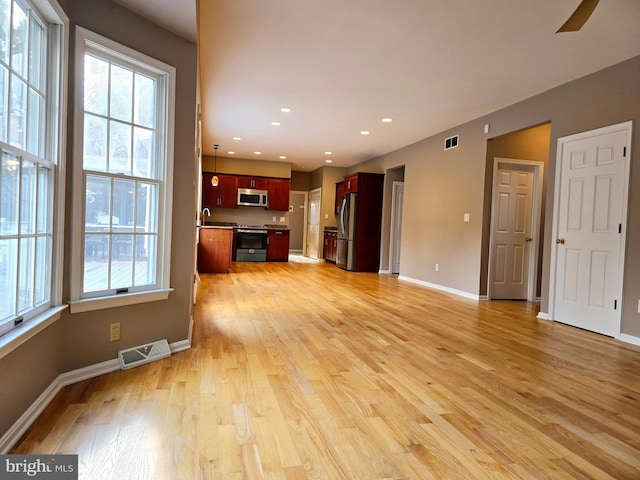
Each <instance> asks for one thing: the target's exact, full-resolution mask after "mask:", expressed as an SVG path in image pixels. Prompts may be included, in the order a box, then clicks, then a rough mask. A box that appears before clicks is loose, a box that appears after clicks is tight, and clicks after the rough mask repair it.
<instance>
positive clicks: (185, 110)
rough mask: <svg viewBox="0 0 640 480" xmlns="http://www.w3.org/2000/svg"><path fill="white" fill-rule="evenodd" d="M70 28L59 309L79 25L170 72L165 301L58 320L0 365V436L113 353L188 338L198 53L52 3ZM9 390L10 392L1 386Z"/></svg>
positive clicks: (69, 3) (91, 3)
mask: <svg viewBox="0 0 640 480" xmlns="http://www.w3.org/2000/svg"><path fill="white" fill-rule="evenodd" d="M59 4H60V6H61V7H62V8H63V9H64V11H65V12H66V14H67V15H68V16H69V18H70V21H71V32H70V33H71V39H70V40H71V41H70V52H69V53H70V55H69V56H70V63H71V65H70V66H69V89H68V90H69V96H70V99H69V105H68V112H69V119H68V125H67V132H68V137H67V155H68V158H67V178H66V182H67V186H66V192H67V199H66V202H67V203H66V219H67V220H66V229H65V269H64V273H63V276H64V285H63V301H67V300H68V298H69V288H70V270H69V266H70V258H71V255H73V254H75V252H72V251H71V250H70V248H71V247H70V235H71V227H72V226H71V224H70V218H71V208H72V198H71V193H72V188H71V187H72V185H71V179H72V176H73V168H74V165H73V158H72V152H73V148H72V146H73V141H74V137H73V119H72V118H71V115H72V112H73V92H74V78H73V58H74V56H73V51H74V47H73V46H74V40H75V36H74V27H75V25H80V26H82V27H85V28H87V29H89V30H92V31H94V32H96V33H99V34H101V35H103V36H105V37H108V38H111V39H113V40H115V41H117V42H119V43H122V44H124V45H126V46H129V47H132V48H134V49H136V50H139V51H141V52H143V53H145V54H147V55H149V56H151V57H155V58H157V59H159V60H161V61H163V62H165V63H167V64H170V65H173V66H174V67H175V68H176V74H177V77H176V83H177V84H176V110H175V158H174V185H173V209H174V210H173V218H172V222H173V237H172V249H171V256H172V260H171V287H173V288H174V289H175V291H174V292H172V293H171V294H170V295H169V299H168V300H166V301H160V302H150V303H145V304H143V305H134V306H131V307H119V308H112V309H106V310H100V311H95V312H88V313H83V314H74V315H71V314H69V313H68V312H65V313H64V314H63V316H62V318H61V319H60V320H58V322H56V323H55V324H53V325H52V326H50V327H48V328H47V329H45V330H43V331H42V332H40V333H39V334H38V335H36V336H35V337H33V338H32V339H30V340H29V341H27V342H26V343H25V344H23V345H22V346H20V347H19V348H18V349H16V350H14V351H13V352H11V353H10V354H9V355H7V356H5V357H4V358H2V359H0V385H3V389H2V395H1V396H0V411H1V412H2V415H0V435H2V434H3V433H4V432H5V431H6V430H7V429H8V428H9V427H10V426H11V425H12V424H13V423H14V422H15V421H16V420H17V419H18V418H19V416H20V415H21V414H22V413H23V412H24V411H25V410H26V409H27V408H28V407H29V406H30V405H31V404H32V403H33V402H34V401H35V400H36V399H37V397H38V396H39V395H40V394H41V393H42V392H43V391H44V390H45V389H46V387H48V386H49V385H50V384H51V382H52V381H53V380H54V379H55V378H56V377H57V376H58V375H59V374H60V373H63V372H67V371H70V370H74V369H78V368H82V367H86V366H89V365H93V364H96V363H99V362H102V361H105V360H110V359H115V358H116V356H117V352H118V350H120V349H122V348H126V347H129V346H133V345H139V344H141V343H145V342H148V341H151V340H156V339H161V338H166V339H167V340H168V341H169V342H170V343H171V342H177V341H180V340H185V339H187V338H188V330H189V323H190V318H191V309H192V288H193V286H192V275H193V264H194V259H195V249H194V245H195V211H196V208H197V207H196V197H197V194H196V179H197V178H198V174H199V173H198V172H197V167H196V165H197V164H196V159H195V153H194V152H195V140H194V138H195V135H194V132H195V107H196V80H197V78H196V74H197V68H196V66H197V48H196V45H195V44H193V43H190V42H188V41H186V40H184V39H182V38H180V37H178V36H176V35H174V34H172V33H169V32H167V31H166V30H164V29H162V28H160V27H158V26H156V25H154V24H152V23H150V22H148V21H146V20H144V19H143V18H141V17H139V16H137V15H135V14H133V13H131V12H130V11H128V10H126V9H124V8H122V7H120V6H119V5H118V4H116V3H113V2H111V1H109V0H83V1H77V0H59ZM113 321H118V322H121V340H120V341H118V342H113V343H111V342H109V336H108V334H109V324H110V323H111V322H113ZM9 385H11V386H12V388H8V387H7V386H9Z"/></svg>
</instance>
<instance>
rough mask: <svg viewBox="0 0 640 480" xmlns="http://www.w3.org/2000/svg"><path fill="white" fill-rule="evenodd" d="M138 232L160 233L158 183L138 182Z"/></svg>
mask: <svg viewBox="0 0 640 480" xmlns="http://www.w3.org/2000/svg"><path fill="white" fill-rule="evenodd" d="M136 232H138V233H140V232H142V233H158V185H155V184H150V183H139V184H138V196H137V199H136Z"/></svg>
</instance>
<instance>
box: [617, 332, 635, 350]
mask: <svg viewBox="0 0 640 480" xmlns="http://www.w3.org/2000/svg"><path fill="white" fill-rule="evenodd" d="M619 340H620V341H621V342H625V343H630V344H632V345H637V346H639V347H640V337H634V336H633V335H627V334H626V333H621V334H620V337H619Z"/></svg>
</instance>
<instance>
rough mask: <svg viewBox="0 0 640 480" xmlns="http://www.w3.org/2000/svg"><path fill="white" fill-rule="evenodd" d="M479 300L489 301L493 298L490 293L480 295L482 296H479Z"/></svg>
mask: <svg viewBox="0 0 640 480" xmlns="http://www.w3.org/2000/svg"><path fill="white" fill-rule="evenodd" d="M478 300H481V301H483V302H488V301H489V300H491V299H490V298H489V295H480V296H479V297H478Z"/></svg>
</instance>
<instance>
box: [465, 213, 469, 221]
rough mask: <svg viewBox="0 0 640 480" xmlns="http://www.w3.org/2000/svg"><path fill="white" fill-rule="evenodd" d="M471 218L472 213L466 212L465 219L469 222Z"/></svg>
mask: <svg viewBox="0 0 640 480" xmlns="http://www.w3.org/2000/svg"><path fill="white" fill-rule="evenodd" d="M470 219H471V215H469V214H468V213H465V214H464V221H465V222H468V221H469V220H470Z"/></svg>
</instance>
